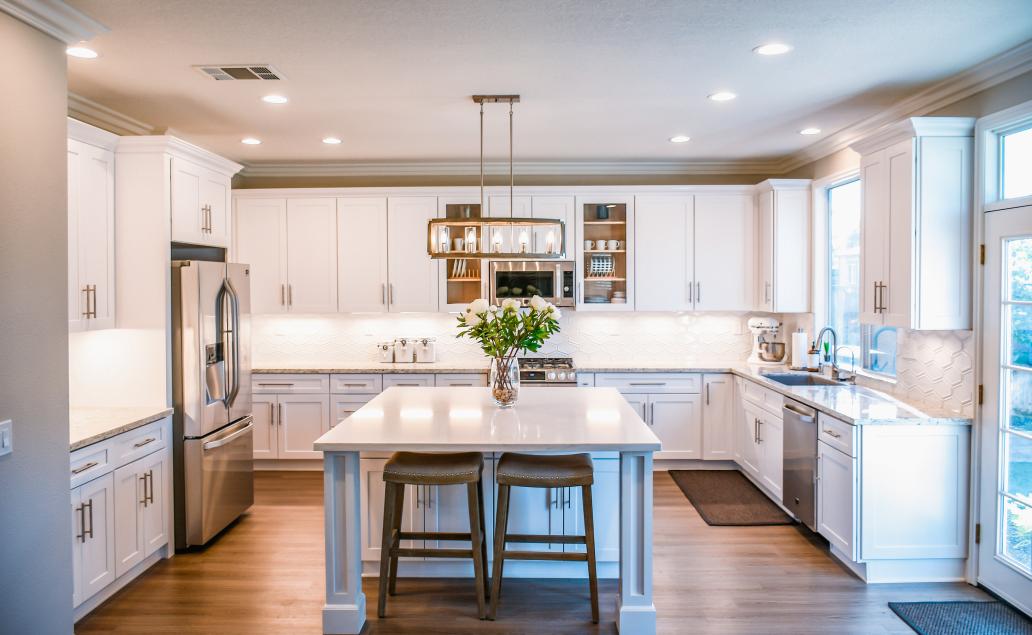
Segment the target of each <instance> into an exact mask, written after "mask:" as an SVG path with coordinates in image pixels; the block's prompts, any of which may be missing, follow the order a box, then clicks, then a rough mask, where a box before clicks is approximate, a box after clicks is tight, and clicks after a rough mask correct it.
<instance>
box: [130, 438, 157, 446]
mask: <svg viewBox="0 0 1032 635" xmlns="http://www.w3.org/2000/svg"><path fill="white" fill-rule="evenodd" d="M155 441H157V439H156V438H155V437H147V438H146V439H144V440H143V441H140V442H139V443H134V444H133V447H134V448H142V447H143V446H145V445H149V444H151V443H154V442H155Z"/></svg>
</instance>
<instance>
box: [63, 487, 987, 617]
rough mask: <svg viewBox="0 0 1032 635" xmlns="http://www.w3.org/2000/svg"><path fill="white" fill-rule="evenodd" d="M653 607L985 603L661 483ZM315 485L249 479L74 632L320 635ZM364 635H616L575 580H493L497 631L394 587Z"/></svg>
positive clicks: (460, 586) (686, 611) (876, 608)
mask: <svg viewBox="0 0 1032 635" xmlns="http://www.w3.org/2000/svg"><path fill="white" fill-rule="evenodd" d="M655 484H656V485H655V510H656V517H655V572H654V584H655V602H656V607H657V609H658V612H659V632H660V633H671V634H673V633H700V634H701V633H736V634H737V633H741V634H757V635H759V634H775V633H784V634H789V633H792V634H797V635H806V634H813V635H817V634H826V633H835V634H836V635H845V634H856V635H861V634H862V635H871V634H876V633H911V632H912V631H911V630H910V629H909V628H908V627H907V626H906V625H905V624H903V622H901V621H900V620H899V619H898V618H897V617H896V616H895V615H894V614H893V613H892V612H891V611H889V609H888V606H887V605H886V603H887V602H889V601H890V600H891V601H916V600H953V599H989V598H988V596H987V595H986V594H984V593H982V592H981V591H979V590H978V589H976V588H974V587H971V586H968V585H966V584H959V583H958V584H924V585H870V586H869V585H865V584H863V583H862V582H860V580H858V579H857V578H855V577H853V576H852V574H850V573H848V572H847V571H846V570H845V569H844V568H842V567H841V566H840V565H839V564H838V563H837V562H836V561H835V560H834V559H832V558H831V556H830V555H828V553H827V550H826V548H825V547H824V546H822V545H821V544H820V539H819V538H815V537H813V536H812V535H811V534H809V533H808V532H806V531H805V530H800V529H799V528H797V527H794V526H773V527H710V526H708V525H706V523H704V522H703V521H702V519H701V518H699V515H698V514H697V513H696V512H695V510H694V509H693V508H692V506H691V504H690V503H689V502H688V500H687V499H685V497H684V496H683V495H682V494H681V492H680V490H678V488H677V486H676V485H675V484H674V482H673V481H672V480H671V479H670V478H669V477H668V476H667V475H666V474H665V473H659V472H657V473H656V478H655ZM322 532H323V524H322V474H321V473H313V472H259V473H258V474H257V475H256V501H255V506H254V508H253V509H252V510H251V512H250V513H249V514H247V515H246V516H245V517H243V518H242V519H241V520H240V521H238V522H237V523H236V524H235V525H234V526H233V527H232V528H231V529H230V530H229V531H227V532H226V533H225V534H223V535H222V536H221V537H219V538H218V539H217V540H216V541H215V543H214V544H212V545H210V546H209V547H208V548H207V549H205V550H203V551H199V552H194V553H187V554H180V555H177V556H176V557H175V558H173V559H171V560H166V561H162V562H161V563H159V564H158V565H156V566H155V567H153V568H152V569H151V570H150V571H148V572H147V573H146V574H144V575H143V576H141V577H140V578H139V579H138V580H136V581H134V582H133V583H132V584H130V585H129V586H128V587H126V588H125V589H123V590H122V591H121V592H119V593H118V594H117V595H116V596H114V597H113V598H111V599H110V600H109V601H108V602H106V603H105V604H103V605H102V606H100V607H99V608H98V609H97V610H95V611H94V612H93V613H91V614H90V615H89V616H87V617H86V618H84V619H83V620H82V621H80V622H79V624H77V625H76V628H75V632H76V633H79V634H80V635H86V634H87V633H133V634H136V633H140V634H143V633H147V634H152V633H184V634H185V633H216V634H218V635H235V634H238V633H239V634H244V633H247V634H249V635H265V634H269V635H272V634H276V635H279V634H287V633H290V634H293V633H320V632H321V611H320V609H321V608H322V597H323V591H324V573H323V533H322ZM364 588H365V593H366V603H367V607H368V616H369V622H368V623H367V626H366V628H365V631H364V632H365V633H369V634H381V633H383V634H387V633H392V634H399V635H401V634H405V633H418V634H419V635H432V634H438V633H441V634H443V633H456V634H460V633H462V634H464V633H498V634H501V633H506V634H517V633H519V634H522V633H527V634H531V633H533V634H542V633H549V634H552V633H555V634H565V633H570V634H574V633H577V634H580V633H589V634H590V633H616V628H615V626H614V624H613V619H614V610H615V606H614V605H615V593H616V583H615V581H605V580H603V581H601V583H600V593H601V597H600V603H601V609H602V623H601V624H600V625H599V626H593V625H592V624H591V621H590V608H589V605H588V588H587V581H586V580H515V579H513V580H506V582H505V587H504V590H503V602H502V604H501V607H500V608H499V615H498V621H496V622H481V621H479V620H477V619H476V617H475V615H476V602H475V600H474V596H473V592H472V583H471V581H469V580H413V579H400V580H399V581H398V595H397V596H396V597H392V598H391V601H390V602H389V603H388V618H387V619H385V620H377V618H376V581H375V580H373V579H367V580H365V583H364Z"/></svg>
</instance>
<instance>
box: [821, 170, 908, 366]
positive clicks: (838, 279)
mask: <svg viewBox="0 0 1032 635" xmlns="http://www.w3.org/2000/svg"><path fill="white" fill-rule="evenodd" d="M827 196H828V200H827V204H828V237H827V239H828V252H827V253H828V320H827V323H828V325H829V326H831V328H833V329H835V333H836V334H838V345H839V346H841V347H844V349H843V350H840V351H839V354H838V357H839V364H840V365H843V366H845V365H847V364H850V363H854V362H855V364H856V365H857V366H862V367H863V368H864V369H865V370H868V371H870V372H873V373H878V374H881V375H891V376H895V375H896V329H895V328H891V327H881V326H868V325H862V324H860V215H861V205H860V179H858V178H854V179H851V180H849V181H844V182H840V183H837V184H835V185H833V186H831V187H829V188H828V189H827Z"/></svg>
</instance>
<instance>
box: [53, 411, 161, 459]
mask: <svg viewBox="0 0 1032 635" xmlns="http://www.w3.org/2000/svg"><path fill="white" fill-rule="evenodd" d="M170 414H172V408H167V407H143V406H115V407H110V408H104V407H91V408H71V410H70V412H69V416H68V428H69V436H70V441H71V448H70V451H71V452H74V451H75V450H78V449H79V448H84V447H86V446H87V445H93V444H94V443H99V442H100V441H103V440H105V439H110V438H111V437H113V436H115V435H118V434H122V433H123V432H129V431H130V430H135V429H136V428H139V427H141V426H145V425H147V424H148V423H151V422H152V421H157V420H158V419H162V418H164V417H167V416H169V415H170Z"/></svg>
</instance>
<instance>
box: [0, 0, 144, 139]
mask: <svg viewBox="0 0 1032 635" xmlns="http://www.w3.org/2000/svg"><path fill="white" fill-rule="evenodd" d="M0 1H2V0H0ZM68 116H69V117H71V118H72V119H78V120H79V121H83V122H86V123H88V124H91V125H94V126H96V127H98V128H102V129H104V130H107V131H108V132H113V133H115V134H117V135H146V134H151V133H152V132H154V126H152V125H150V124H147V123H144V122H142V121H140V120H138V119H133V118H132V117H130V116H129V115H124V114H122V113H120V112H118V111H117V110H113V109H111V108H108V107H107V106H105V105H103V104H98V103H97V102H95V101H93V100H92V99H87V98H86V97H83V96H82V95H76V94H75V93H72V92H69V93H68Z"/></svg>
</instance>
